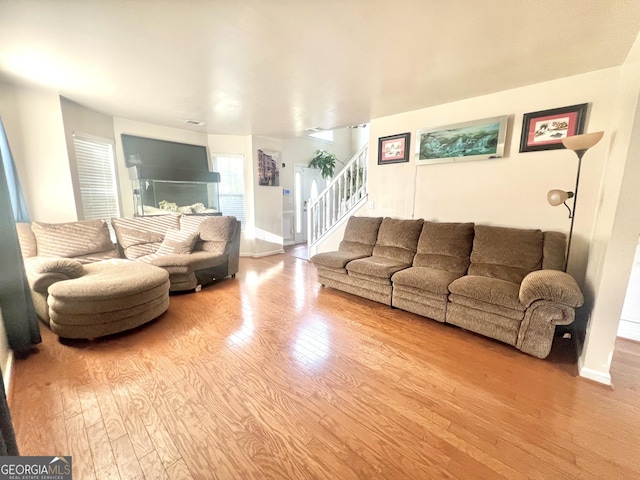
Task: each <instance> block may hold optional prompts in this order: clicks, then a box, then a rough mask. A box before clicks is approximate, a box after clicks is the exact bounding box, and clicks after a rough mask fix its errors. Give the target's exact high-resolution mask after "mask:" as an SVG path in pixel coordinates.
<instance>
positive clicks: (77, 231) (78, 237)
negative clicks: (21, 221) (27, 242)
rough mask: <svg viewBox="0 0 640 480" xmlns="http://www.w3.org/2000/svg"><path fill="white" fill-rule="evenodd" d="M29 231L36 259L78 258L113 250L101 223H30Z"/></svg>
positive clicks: (107, 233) (106, 230) (102, 222)
mask: <svg viewBox="0 0 640 480" xmlns="http://www.w3.org/2000/svg"><path fill="white" fill-rule="evenodd" d="M31 229H32V231H33V234H34V236H35V238H36V244H37V248H38V256H40V257H79V256H82V255H88V254H91V253H95V252H102V251H107V250H109V251H111V250H114V249H115V247H114V245H113V242H112V241H111V237H110V236H109V229H108V228H107V224H106V223H105V221H104V220H86V221H82V222H69V223H40V222H33V223H32V224H31Z"/></svg>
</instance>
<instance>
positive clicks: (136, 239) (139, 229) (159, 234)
mask: <svg viewBox="0 0 640 480" xmlns="http://www.w3.org/2000/svg"><path fill="white" fill-rule="evenodd" d="M111 225H113V229H114V230H115V232H116V237H117V239H118V244H120V246H121V247H122V250H123V252H124V255H125V257H127V258H138V257H140V256H142V255H145V254H148V253H151V252H149V250H150V249H151V247H149V246H147V245H148V244H152V243H156V244H158V246H159V244H161V243H162V241H163V240H164V237H165V235H166V233H167V230H169V229H171V228H174V229H178V227H179V225H178V215H162V216H158V217H133V218H112V219H111ZM139 246H142V248H140V247H139ZM132 247H138V248H132Z"/></svg>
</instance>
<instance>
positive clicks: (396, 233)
mask: <svg viewBox="0 0 640 480" xmlns="http://www.w3.org/2000/svg"><path fill="white" fill-rule="evenodd" d="M423 223H424V221H423V220H422V219H418V220H398V219H395V218H389V217H386V218H385V219H384V220H382V223H381V225H380V230H379V231H378V238H377V239H376V244H375V246H374V247H373V256H374V257H384V258H388V259H391V260H395V262H396V263H397V264H400V265H407V266H408V265H411V263H412V262H413V257H414V256H415V254H416V249H417V247H418V238H419V237H420V232H421V231H422V224H423ZM404 268H406V267H404Z"/></svg>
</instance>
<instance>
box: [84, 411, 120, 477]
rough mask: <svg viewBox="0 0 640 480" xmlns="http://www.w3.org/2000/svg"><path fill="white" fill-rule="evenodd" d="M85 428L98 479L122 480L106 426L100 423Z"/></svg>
mask: <svg viewBox="0 0 640 480" xmlns="http://www.w3.org/2000/svg"><path fill="white" fill-rule="evenodd" d="M85 428H86V431H87V440H88V442H89V448H90V449H91V456H92V457H93V466H94V468H95V472H96V478H99V479H100V480H103V479H104V480H120V476H119V474H118V467H117V465H116V462H115V457H114V455H113V449H112V447H111V442H109V435H107V429H106V428H105V427H104V424H103V423H102V422H98V423H94V424H93V425H89V426H85Z"/></svg>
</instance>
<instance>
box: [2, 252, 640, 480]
mask: <svg viewBox="0 0 640 480" xmlns="http://www.w3.org/2000/svg"><path fill="white" fill-rule="evenodd" d="M41 330H42V333H43V337H44V341H43V343H42V344H41V345H40V346H39V352H38V353H36V354H34V355H32V356H31V357H29V358H28V359H26V360H19V361H16V363H15V365H14V370H13V380H12V381H13V388H12V392H11V398H10V405H11V409H12V414H13V421H14V424H15V427H16V433H17V437H18V442H19V446H20V448H21V453H22V454H24V455H69V454H70V455H72V456H73V465H74V480H80V479H143V478H144V479H147V480H157V479H177V480H178V479H179V480H184V479H190V478H194V479H213V478H221V479H263V478H275V479H298V478H300V479H306V478H319V479H340V480H349V479H357V478H362V479H376V478H379V479H393V480H396V479H412V480H415V479H478V478H483V479H484V478H486V479H563V480H565V479H573V478H580V479H638V478H640V454H639V445H640V441H639V440H640V388H639V387H640V348H639V347H640V346H639V345H638V344H634V343H633V342H629V341H619V342H618V345H617V347H618V348H617V350H616V354H615V357H614V360H613V367H612V375H613V379H614V382H615V385H614V388H613V389H612V388H609V387H605V386H602V385H599V384H595V383H592V382H589V381H587V380H584V379H581V378H578V377H576V369H575V365H574V364H573V363H572V362H573V352H572V349H571V341H568V340H563V339H557V341H556V343H555V345H554V349H553V352H552V355H551V356H550V357H549V358H548V359H547V360H538V359H536V358H533V357H530V356H528V355H525V354H523V353H521V352H518V351H517V350H515V349H513V348H512V347H509V346H506V345H503V344H500V343H498V342H495V341H492V340H488V339H485V338H483V337H480V336H477V335H474V334H472V333H469V332H465V331H462V330H460V329H458V328H455V327H451V326H447V325H443V324H440V323H437V322H434V321H431V320H427V319H424V318H420V317H418V316H415V315H412V314H409V313H406V312H402V311H400V310H392V309H390V308H389V307H385V306H383V305H379V304H376V303H373V302H369V301H367V300H362V299H359V298H356V297H354V296H350V295H347V294H342V293H340V292H337V291H335V290H330V289H323V288H321V287H320V286H319V285H318V284H317V283H316V281H315V269H314V267H313V266H312V265H311V264H309V263H307V262H306V261H304V260H300V259H297V258H294V257H292V256H289V255H277V256H273V257H266V258H263V259H241V267H240V273H239V274H238V277H237V278H236V279H235V280H234V279H226V280H223V281H219V282H217V283H216V284H214V285H211V286H208V287H205V288H204V289H203V290H202V291H201V292H199V293H189V294H185V295H176V296H173V297H172V298H171V305H170V307H169V311H168V312H167V313H166V314H165V315H164V316H162V317H161V318H160V319H159V320H158V321H155V322H153V323H151V324H149V325H146V326H144V327H141V328H138V329H136V330H134V331H131V332H128V333H126V334H123V335H118V336H114V337H111V338H107V339H102V340H98V341H95V342H93V343H77V344H74V345H71V346H70V345H63V344H61V343H60V342H59V341H58V339H57V337H56V336H55V335H53V334H51V332H49V331H48V329H46V328H44V327H43V328H41Z"/></svg>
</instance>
